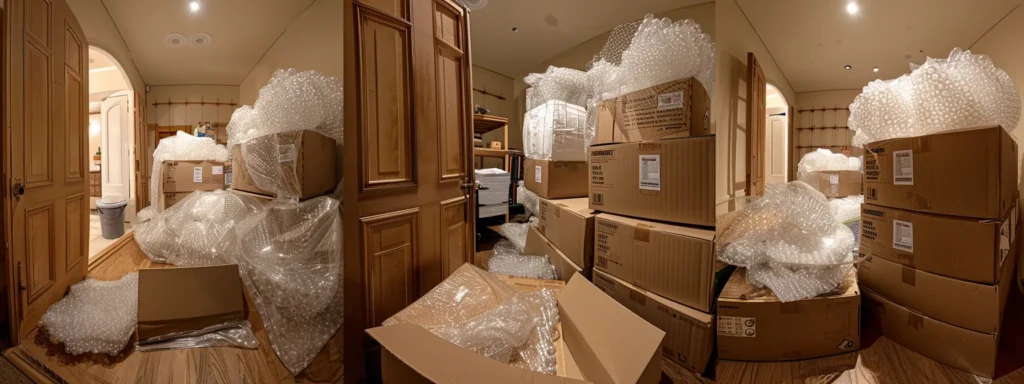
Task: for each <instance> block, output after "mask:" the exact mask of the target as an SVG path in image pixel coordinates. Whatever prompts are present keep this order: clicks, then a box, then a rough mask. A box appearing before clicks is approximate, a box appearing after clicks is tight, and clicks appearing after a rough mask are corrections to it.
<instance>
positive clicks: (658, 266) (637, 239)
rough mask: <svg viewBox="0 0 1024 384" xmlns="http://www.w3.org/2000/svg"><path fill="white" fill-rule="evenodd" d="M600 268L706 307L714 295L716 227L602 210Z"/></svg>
mask: <svg viewBox="0 0 1024 384" xmlns="http://www.w3.org/2000/svg"><path fill="white" fill-rule="evenodd" d="M594 228H595V231H597V234H596V240H595V241H596V245H595V258H596V261H595V268H596V269H598V270H601V271H603V272H605V273H608V274H610V275H612V276H615V277H617V278H620V279H622V280H624V281H626V282H628V283H630V284H635V285H636V286H638V287H640V288H643V289H646V290H649V291H651V292H654V293H655V294H658V295H661V296H665V297H667V298H669V299H672V300H675V301H677V302H679V303H682V304H685V305H687V306H690V307H693V308H696V309H699V310H701V311H704V312H711V308H712V307H713V306H714V303H715V299H714V294H715V276H716V272H717V270H718V267H719V264H718V263H717V262H716V260H715V231H712V230H706V229H699V228H692V227H683V226H678V225H671V224H665V223H658V222H649V221H641V220H637V219H633V218H629V217H622V216H616V215H610V214H607V213H602V214H599V215H597V220H596V221H595V223H594Z"/></svg>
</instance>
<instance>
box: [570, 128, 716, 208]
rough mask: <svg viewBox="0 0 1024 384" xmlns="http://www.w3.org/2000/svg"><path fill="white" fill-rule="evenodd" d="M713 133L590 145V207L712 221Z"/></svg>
mask: <svg viewBox="0 0 1024 384" xmlns="http://www.w3.org/2000/svg"><path fill="white" fill-rule="evenodd" d="M714 192H715V136H698V137H686V138H679V139H668V140H659V141H656V142H643V143H621V144H601V145H593V146H591V147H590V208H591V209H594V210H598V211H602V212H610V213H615V214H619V215H626V216H634V217H640V218H644V219H651V220H661V221H668V222H674V223H682V224H692V225H703V226H714V225H715V204H714Z"/></svg>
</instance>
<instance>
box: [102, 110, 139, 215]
mask: <svg viewBox="0 0 1024 384" xmlns="http://www.w3.org/2000/svg"><path fill="white" fill-rule="evenodd" d="M129 95H130V93H128V92H127V91H120V92H117V93H114V94H112V95H110V96H108V97H107V98H106V99H104V100H103V101H102V102H101V103H100V139H101V141H100V143H102V144H101V146H102V148H103V157H102V158H101V159H100V163H101V167H100V175H101V179H102V180H103V181H102V183H103V185H102V188H103V195H104V196H121V197H124V198H126V199H127V198H128V196H129V195H130V192H129V191H130V188H131V187H132V185H131V184H132V181H131V180H132V179H133V178H134V175H132V172H131V170H130V169H129V163H130V162H132V161H134V159H133V156H132V154H131V152H132V146H133V145H134V144H135V142H134V141H133V140H132V136H133V135H132V133H133V132H132V123H133V120H134V117H132V116H129V110H130V108H129Z"/></svg>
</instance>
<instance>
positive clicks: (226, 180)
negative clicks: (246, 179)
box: [224, 172, 234, 185]
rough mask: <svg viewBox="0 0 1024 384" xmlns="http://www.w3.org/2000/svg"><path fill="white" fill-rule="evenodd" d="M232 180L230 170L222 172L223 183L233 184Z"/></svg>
mask: <svg viewBox="0 0 1024 384" xmlns="http://www.w3.org/2000/svg"><path fill="white" fill-rule="evenodd" d="M232 181H233V180H232V178H231V172H228V173H225V174H224V185H232V184H234V183H233V182H232Z"/></svg>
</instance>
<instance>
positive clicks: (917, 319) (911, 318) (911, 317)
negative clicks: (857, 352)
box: [907, 312, 924, 331]
mask: <svg viewBox="0 0 1024 384" xmlns="http://www.w3.org/2000/svg"><path fill="white" fill-rule="evenodd" d="M907 325H909V326H910V327H911V328H914V329H916V330H918V331H920V330H922V329H924V317H921V315H918V314H917V313H914V312H908V313H907Z"/></svg>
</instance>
